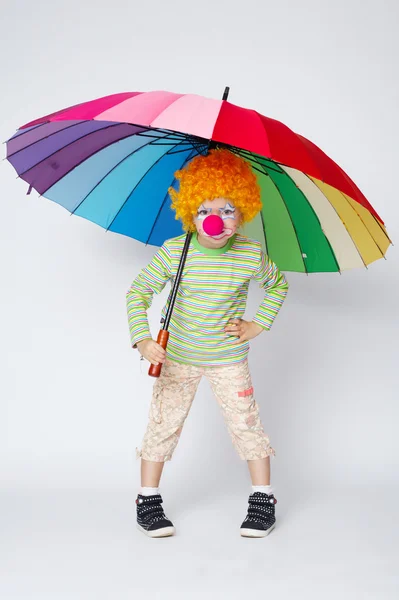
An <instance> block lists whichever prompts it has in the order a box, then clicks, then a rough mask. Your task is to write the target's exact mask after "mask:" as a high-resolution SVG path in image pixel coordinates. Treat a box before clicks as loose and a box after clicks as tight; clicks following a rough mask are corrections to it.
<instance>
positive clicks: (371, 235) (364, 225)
mask: <svg viewBox="0 0 399 600" xmlns="http://www.w3.org/2000/svg"><path fill="white" fill-rule="evenodd" d="M338 191H339V193H340V194H341V196H343V198H344V200H345V201H346V203H347V204H348V205H349V207H350V208H351V209H352V210H353V212H354V213H355V215H356V216H357V217H359V219H360V221H361V222H362V224H363V227H364V228H365V230H366V231H367V233H368V234H369V236H370V238H371V239H372V240H373V242H374V244H375V245H376V246H377V248H378V250H379V251H380V252H381V256H382V257H384V253H383V251H382V250H381V248H380V246H379V245H378V244H377V241H376V240H375V239H374V237H373V234H372V233H371V231H370V230H369V228H368V227H367V225H366V223H365V222H364V221H363V219H362V217H361V215H360V214H359V213H358V212H357V211H356V210H355V209H354V207H353V206H352V204H351V203H350V202H349V200H348V199H347V198H345V194H343V193H342V192H341V190H338ZM353 200H354V199H353ZM354 202H356V200H354ZM364 208H366V207H364ZM366 210H367V209H366ZM369 214H370V215H371V216H372V217H373V218H374V219H375V220H376V221H377V219H376V218H375V217H374V215H373V214H371V213H369ZM348 233H349V232H348ZM349 235H350V234H349ZM351 237H352V236H351ZM387 237H388V236H387ZM388 239H389V238H388ZM384 258H385V257H384Z"/></svg>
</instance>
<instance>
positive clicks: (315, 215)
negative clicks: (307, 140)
mask: <svg viewBox="0 0 399 600" xmlns="http://www.w3.org/2000/svg"><path fill="white" fill-rule="evenodd" d="M300 172H301V173H302V171H300ZM284 174H285V175H286V176H287V177H288V179H289V180H290V181H291V183H292V184H293V185H294V186H295V187H296V188H297V189H298V192H299V193H300V194H301V195H302V196H303V198H304V199H305V201H306V203H307V205H308V206H309V208H310V210H311V211H312V213H313V215H314V217H315V219H317V221H318V223H319V225H320V229H321V231H322V232H323V235H324V237H325V239H326V241H327V243H328V245H329V247H330V250H331V254H332V256H333V258H334V260H335V264H336V265H337V268H338V272H339V274H340V275H342V273H341V269H340V266H339V263H338V260H337V257H336V256H335V252H334V250H333V247H332V246H331V244H330V240H329V239H328V237H327V236H326V234H325V233H324V231H323V227H322V225H321V222H320V219H319V217H318V215H317V213H316V211H315V209H314V208H313V206H312V204H311V202H310V201H309V200H308V199H307V197H306V194H304V192H303V191H302V190H301V188H300V187H298V186H297V184H296V182H295V181H294V180H293V179H292V177H290V175H289V173H287V171H284ZM304 175H305V176H306V177H307V175H306V173H304ZM327 200H328V198H327ZM330 204H331V203H330ZM341 220H342V219H341ZM365 266H366V265H365Z"/></svg>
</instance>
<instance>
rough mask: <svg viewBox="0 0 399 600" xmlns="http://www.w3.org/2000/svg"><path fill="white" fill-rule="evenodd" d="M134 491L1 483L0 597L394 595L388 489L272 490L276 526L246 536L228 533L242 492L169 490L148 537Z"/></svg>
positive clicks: (392, 509)
mask: <svg viewBox="0 0 399 600" xmlns="http://www.w3.org/2000/svg"><path fill="white" fill-rule="evenodd" d="M133 495H134V490H132V489H122V488H119V489H115V488H111V489H107V488H104V489H89V488H87V489H68V488H66V489H60V488H58V489H54V490H52V489H51V488H49V489H41V490H39V489H37V490H34V489H24V488H22V487H19V488H14V489H12V488H9V489H7V490H5V491H2V494H1V553H2V556H1V566H0V575H1V579H0V597H1V598H3V599H5V600H28V599H29V600H50V599H51V600H92V599H93V600H103V599H107V600H116V599H118V600H122V599H124V598H136V597H137V598H138V597H139V595H143V594H145V595H146V596H145V597H146V598H166V599H167V598H174V599H176V598H179V599H180V598H190V599H191V598H207V599H208V598H211V599H213V598H229V599H231V598H233V599H235V598H237V599H238V598H252V597H253V596H252V595H251V594H257V595H258V594H262V596H259V597H262V598H266V597H267V596H268V595H270V597H273V598H274V599H276V598H277V599H280V598H284V599H285V598H287V599H288V598H292V597H293V595H294V594H295V597H296V598H300V599H302V598H303V599H305V598H306V599H307V600H311V599H313V598H314V599H315V600H316V599H317V600H320V599H321V598H322V599H323V600H330V599H331V600H332V599H334V600H336V599H337V598H339V599H340V600H346V599H348V600H349V599H350V600H353V599H355V598H356V599H357V598H359V599H361V600H368V599H369V598H370V599H378V600H383V599H384V600H388V599H389V600H390V599H392V600H393V599H395V600H396V599H397V598H398V597H399V576H398V573H399V568H398V565H399V561H398V548H399V546H398V508H397V507H398V505H399V494H398V490H396V492H395V491H394V490H393V489H388V488H385V489H384V488H378V486H376V488H375V489H366V488H364V489H360V488H353V489H340V490H337V489H335V490H326V489H324V490H315V489H307V490H299V491H295V490H284V491H283V490H282V489H281V487H280V488H279V494H278V497H279V501H278V504H277V507H278V513H276V514H277V515H278V525H277V527H276V529H275V530H274V531H273V532H272V533H271V534H270V535H269V536H268V537H266V538H264V539H254V540H253V539H247V538H241V537H240V536H239V533H238V528H239V524H240V522H241V519H242V518H243V506H245V502H246V492H244V493H243V494H242V495H240V496H239V495H236V496H233V495H223V492H222V493H221V492H220V491H216V492H214V491H213V490H212V493H211V490H203V491H201V492H198V491H196V490H195V489H194V488H192V487H190V488H189V489H186V490H183V491H180V492H179V495H178V494H177V492H175V493H173V491H172V490H168V502H167V513H168V515H169V516H170V518H171V519H172V520H173V521H174V523H175V526H176V528H177V534H176V536H175V537H173V538H164V539H158V540H153V539H149V538H147V537H145V536H144V535H143V534H142V533H140V532H139V531H137V530H136V528H135V519H134V510H135V508H134V502H133V501H134V498H133ZM276 496H277V494H276ZM148 594H150V595H148Z"/></svg>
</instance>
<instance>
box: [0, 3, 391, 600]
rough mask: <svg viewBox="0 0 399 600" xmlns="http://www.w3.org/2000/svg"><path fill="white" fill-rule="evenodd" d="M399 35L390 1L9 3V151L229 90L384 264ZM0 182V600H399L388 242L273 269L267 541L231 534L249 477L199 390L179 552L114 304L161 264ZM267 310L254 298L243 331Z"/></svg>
mask: <svg viewBox="0 0 399 600" xmlns="http://www.w3.org/2000/svg"><path fill="white" fill-rule="evenodd" d="M398 18H399V8H398V4H397V2H396V1H395V0H391V1H389V0H380V1H379V2H378V3H376V2H371V1H368V0H367V1H365V0H362V1H360V0H357V1H355V0H345V1H343V0H338V1H335V2H326V1H320V0H319V1H316V0H302V1H301V2H295V1H294V0H290V1H280V2H278V3H277V2H271V1H269V0H267V1H262V2H260V1H259V2H255V1H254V0H247V1H246V2H238V1H237V0H234V1H230V2H217V1H215V0H214V1H211V0H203V1H200V2H183V1H176V0H174V1H172V2H156V1H153V2H145V3H141V2H140V3H139V2H135V1H131V0H130V1H122V0H113V2H104V1H103V0H98V1H97V2H85V1H82V0H81V1H77V0H70V1H68V2H64V1H63V2H56V1H53V2H49V1H46V0H42V1H41V2H40V3H39V2H36V3H33V2H28V0H25V1H19V0H13V1H6V0H3V1H2V3H1V24H2V28H1V36H0V49H1V56H2V58H1V63H0V68H1V84H2V93H1V95H0V103H1V111H0V115H1V116H0V133H1V139H2V141H5V140H7V139H8V138H9V137H11V136H12V135H13V134H14V132H15V131H16V129H17V128H18V127H19V126H21V125H23V124H24V123H26V122H28V121H30V120H33V119H35V118H38V117H40V116H42V115H45V114H48V113H51V112H53V111H56V110H59V109H61V108H64V107H67V106H70V105H73V104H77V103H80V102H84V101H88V100H91V99H94V98H97V97H100V96H105V95H108V94H112V93H117V92H125V91H150V90H168V91H173V92H178V93H195V94H201V95H204V96H208V97H213V98H221V97H222V94H223V91H224V88H225V86H226V85H228V86H230V95H229V101H231V102H232V103H234V104H238V105H241V106H244V107H248V108H254V109H256V110H257V111H259V112H261V113H263V114H265V115H267V116H269V117H272V118H275V119H278V120H280V121H283V122H284V123H285V124H287V125H288V126H289V127H291V129H293V130H294V131H296V132H298V133H301V134H302V135H304V136H306V137H308V138H309V139H311V140H312V141H314V142H315V143H316V144H317V145H318V146H320V147H321V148H322V149H323V150H324V151H325V152H326V153H327V154H328V155H329V156H331V157H332V158H333V159H334V160H335V161H336V162H338V164H339V165H340V166H341V167H342V168H343V169H344V170H345V171H346V172H347V173H348V174H349V175H350V177H351V178H352V179H353V180H354V181H355V182H356V183H357V185H358V186H359V187H360V189H361V190H362V192H363V193H364V194H365V196H366V197H367V198H368V200H369V201H370V202H371V204H372V205H373V206H374V208H375V209H376V211H377V212H378V213H379V214H380V215H381V217H382V218H383V220H384V221H385V223H386V226H387V229H388V233H389V235H390V237H391V239H392V240H393V242H394V244H395V242H398V241H399V227H398V188H397V163H398V153H397V139H398V133H399V131H398V125H399V120H398V116H397V109H398V101H399V85H398V79H397V72H398V67H399V65H398V62H399V61H398V58H397V57H398V56H399V42H398V35H397V24H398ZM3 156H5V146H3ZM0 178H1V179H0V185H1V200H2V202H1V218H0V227H1V239H0V243H1V247H0V250H1V259H2V260H1V288H2V289H1V301H2V310H1V319H2V322H1V338H2V344H1V357H0V359H1V364H2V366H3V374H2V377H1V404H0V410H1V413H0V448H1V451H2V456H3V460H2V463H1V503H2V504H1V507H0V508H1V512H0V514H1V526H2V534H1V538H2V542H1V552H2V557H1V561H0V565H1V566H0V594H1V596H2V597H4V598H7V600H16V599H18V600H25V599H36V598H37V599H39V598H40V600H45V599H47V598H51V599H52V600H64V599H65V600H66V599H67V600H77V599H79V600H80V599H81V598H82V599H85V600H88V599H92V598H93V599H96V600H102V599H103V598H104V599H105V598H106V599H108V598H109V599H112V600H114V599H115V598H118V600H119V599H120V600H122V599H125V598H128V597H129V598H130V597H132V598H135V597H136V594H144V593H145V594H146V597H153V598H161V597H162V598H169V597H172V596H173V597H174V598H197V597H198V598H227V597H228V598H242V597H244V595H245V597H248V598H251V597H253V596H254V595H259V594H262V597H267V595H268V594H271V595H273V596H274V598H290V597H291V596H292V595H293V594H294V593H295V594H296V597H297V598H313V597H314V598H320V597H322V598H323V599H330V598H336V597H337V596H338V597H340V598H343V599H345V600H346V599H351V600H352V598H354V597H358V598H362V600H363V599H366V598H367V599H368V598H378V599H382V598H384V599H385V598H389V599H391V598H394V597H395V598H396V597H397V594H398V593H399V581H398V576H397V575H395V566H397V564H396V565H395V557H396V558H397V553H398V549H399V548H398V516H397V502H398V499H399V498H398V487H397V484H398V479H397V474H398V466H399V465H398V462H399V461H398V457H399V454H398V435H397V432H398V349H397V343H398V333H399V331H398V324H399V323H398V321H399V319H398V300H399V271H398V266H399V265H398V253H397V245H396V244H395V246H394V247H392V246H391V247H390V249H389V250H388V253H387V257H386V258H387V260H379V261H377V262H375V263H373V264H371V265H370V266H369V269H367V270H366V269H362V270H352V271H347V272H344V274H343V275H339V274H328V273H327V274H312V275H309V276H306V275H303V274H299V273H290V272H286V276H287V279H288V281H289V283H290V290H289V294H288V296H287V299H286V302H285V304H284V306H283V308H282V310H281V312H280V313H279V315H278V317H277V319H276V321H275V323H274V325H273V327H272V329H271V331H270V332H263V333H262V334H261V335H260V336H258V337H257V338H256V339H254V340H253V341H252V342H251V350H250V366H251V372H252V377H253V383H254V388H255V392H256V396H257V401H258V403H259V405H260V407H261V416H262V420H263V423H264V426H265V430H266V431H267V433H268V434H269V436H270V439H271V442H272V445H273V447H274V448H275V450H276V457H275V458H274V459H272V463H271V465H272V484H273V485H274V487H275V494H276V497H277V499H278V504H277V506H276V515H277V519H278V525H277V527H276V529H275V531H274V532H272V533H271V535H270V536H268V537H267V538H265V539H263V540H250V539H244V538H241V537H240V536H239V533H238V530H239V526H240V523H241V521H242V520H243V518H244V516H245V512H246V504H247V496H248V493H249V492H250V479H249V475H248V472H247V468H246V463H245V462H243V461H241V460H240V459H239V458H238V455H236V453H235V450H234V449H233V447H232V445H231V441H230V438H229V436H228V434H227V431H226V429H225V425H224V423H223V420H222V416H221V413H220V412H219V409H218V407H217V404H216V400H215V399H214V397H213V396H212V393H211V391H210V387H209V384H208V382H207V381H206V380H205V379H203V380H202V381H201V383H200V386H199V389H198V393H197V396H196V398H195V401H194V404H193V407H192V410H191V413H190V415H189V417H188V419H187V421H186V424H185V428H184V430H183V433H182V436H181V440H180V443H179V445H178V447H177V449H176V451H175V454H174V457H173V459H172V461H171V462H168V463H167V464H166V466H165V469H164V476H163V479H162V482H161V490H162V494H163V498H164V506H165V510H166V512H167V514H168V516H169V517H170V518H172V520H173V521H174V523H175V526H176V528H177V532H178V533H177V535H176V536H175V537H174V538H167V539H164V540H150V539H147V538H145V537H144V536H143V534H141V533H140V532H138V531H137V530H136V529H135V505H134V499H135V496H136V492H137V486H138V485H139V470H140V464H139V461H136V459H135V447H136V446H138V445H140V443H141V439H142V436H143V433H144V430H145V426H146V423H147V413H148V407H149V402H150V397H151V389H152V385H153V382H154V380H153V379H152V378H150V377H149V376H148V375H147V371H148V366H149V363H147V362H143V363H140V361H139V358H138V357H139V355H138V353H137V352H136V351H134V350H133V349H131V347H130V340H129V334H128V326H127V315H126V304H125V294H126V291H127V289H128V287H129V285H130V283H131V281H132V280H133V279H134V278H135V277H136V275H137V274H138V272H139V271H140V269H141V268H142V267H144V266H145V265H146V264H147V263H148V262H149V261H150V260H151V257H152V256H153V254H154V252H155V251H156V249H157V248H156V247H154V246H144V245H143V244H142V243H140V242H138V241H136V240H133V239H131V238H128V237H126V236H122V235H118V234H114V233H111V232H108V233H107V234H105V231H104V230H103V229H101V228H100V227H99V226H97V225H95V224H94V223H91V222H89V221H86V220H84V219H81V218H80V217H75V216H73V217H72V218H70V216H69V213H68V211H66V210H65V209H63V208H62V207H60V206H59V205H58V204H55V203H53V202H51V201H50V200H47V199H46V198H43V197H42V198H39V197H38V194H37V193H36V192H32V194H31V195H30V196H27V195H26V191H27V187H28V186H27V184H26V183H25V182H23V181H21V180H17V179H16V173H15V171H14V169H13V168H12V166H11V165H10V164H9V163H8V161H4V162H3V163H2V164H1V167H0ZM252 284H253V285H252ZM168 291H169V286H168V288H167V289H165V290H164V291H163V293H162V294H161V295H160V296H157V297H155V298H154V301H153V305H152V308H151V309H150V312H149V320H150V325H151V330H152V334H153V337H155V338H156V335H157V332H158V329H159V318H160V310H161V308H162V306H163V303H164V301H165V300H166V298H167V294H168ZM261 299H262V294H261V290H260V288H258V286H257V284H256V283H255V282H251V287H250V296H249V301H248V307H247V312H246V315H245V318H247V319H248V320H250V319H251V318H252V316H253V315H254V314H255V312H256V310H257V307H258V306H259V303H260V301H261ZM140 366H142V370H140ZM150 593H151V596H150V595H149V594H150Z"/></svg>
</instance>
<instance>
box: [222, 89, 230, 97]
mask: <svg viewBox="0 0 399 600" xmlns="http://www.w3.org/2000/svg"><path fill="white" fill-rule="evenodd" d="M229 91H230V88H229V87H228V86H226V87H225V88H224V94H223V100H227V96H228V95H229Z"/></svg>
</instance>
